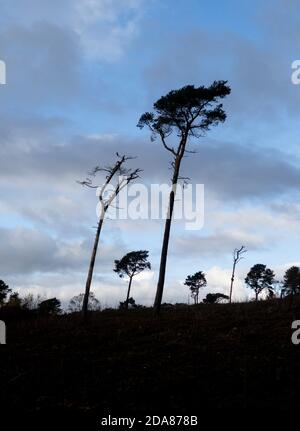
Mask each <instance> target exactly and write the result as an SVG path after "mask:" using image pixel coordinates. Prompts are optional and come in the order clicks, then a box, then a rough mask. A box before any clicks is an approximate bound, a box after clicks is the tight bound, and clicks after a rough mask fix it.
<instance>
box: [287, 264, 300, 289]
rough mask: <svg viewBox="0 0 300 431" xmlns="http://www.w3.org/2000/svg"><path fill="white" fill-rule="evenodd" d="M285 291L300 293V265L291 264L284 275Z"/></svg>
mask: <svg viewBox="0 0 300 431" xmlns="http://www.w3.org/2000/svg"><path fill="white" fill-rule="evenodd" d="M283 293H284V294H285V295H296V294H297V293H300V268H299V267H298V266H291V267H290V268H289V269H287V270H286V272H285V274H284V277H283Z"/></svg>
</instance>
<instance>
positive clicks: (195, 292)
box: [184, 271, 206, 304]
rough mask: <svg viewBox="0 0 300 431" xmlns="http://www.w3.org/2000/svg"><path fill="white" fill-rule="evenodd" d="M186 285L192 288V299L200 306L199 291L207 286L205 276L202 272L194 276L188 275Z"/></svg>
mask: <svg viewBox="0 0 300 431" xmlns="http://www.w3.org/2000/svg"><path fill="white" fill-rule="evenodd" d="M184 284H185V286H188V287H189V288H190V291H191V295H192V298H193V299H194V302H195V304H198V302H199V301H198V298H199V290H200V289H201V288H202V287H205V286H206V278H205V274H204V273H203V272H202V271H198V272H196V273H195V274H194V275H188V276H187V278H186V280H185V282H184Z"/></svg>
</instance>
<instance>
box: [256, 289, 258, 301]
mask: <svg viewBox="0 0 300 431" xmlns="http://www.w3.org/2000/svg"><path fill="white" fill-rule="evenodd" d="M255 301H258V292H257V290H256V291H255Z"/></svg>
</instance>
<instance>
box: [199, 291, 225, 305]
mask: <svg viewBox="0 0 300 431" xmlns="http://www.w3.org/2000/svg"><path fill="white" fill-rule="evenodd" d="M221 299H229V296H227V295H224V294H223V293H208V294H207V295H206V298H204V299H203V302H204V303H205V304H215V303H217V302H219V301H220V300H221Z"/></svg>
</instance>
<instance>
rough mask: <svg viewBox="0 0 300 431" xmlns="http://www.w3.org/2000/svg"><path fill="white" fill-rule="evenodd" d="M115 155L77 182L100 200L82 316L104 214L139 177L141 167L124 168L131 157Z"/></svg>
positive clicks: (85, 308) (83, 310)
mask: <svg viewBox="0 0 300 431" xmlns="http://www.w3.org/2000/svg"><path fill="white" fill-rule="evenodd" d="M116 155H117V161H116V162H115V164H114V165H113V166H108V167H104V168H101V167H99V166H96V167H95V168H94V169H93V170H92V172H91V173H90V174H89V176H88V178H86V180H85V181H78V183H79V184H81V185H83V186H86V187H89V188H93V189H98V190H99V193H98V196H99V202H100V214H99V221H98V224H97V228H96V236H95V240H94V245H93V250H92V255H91V259H90V264H89V270H88V275H87V280H86V285H85V293H84V299H83V304H82V314H83V316H84V317H86V316H87V312H88V303H89V294H90V288H91V283H92V278H93V272H94V266H95V260H96V254H97V250H98V244H99V238H100V234H101V230H102V226H103V223H104V219H105V215H106V213H107V211H108V209H109V208H110V206H111V205H112V204H113V202H114V201H115V199H116V197H117V196H118V194H119V193H120V192H121V190H122V189H123V188H124V187H126V186H127V185H128V184H129V183H130V182H132V181H134V180H136V179H137V178H139V174H140V172H141V169H134V170H133V169H129V168H125V166H124V164H125V163H126V161H127V160H131V159H133V157H128V156H125V155H124V156H120V155H119V154H118V153H116ZM99 172H105V173H106V177H105V181H104V183H103V185H101V186H100V185H96V184H95V183H94V177H95V176H96V174H97V173H99ZM116 177H118V181H117V184H116V186H114V187H113V190H111V186H112V181H113V180H115V179H116Z"/></svg>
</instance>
